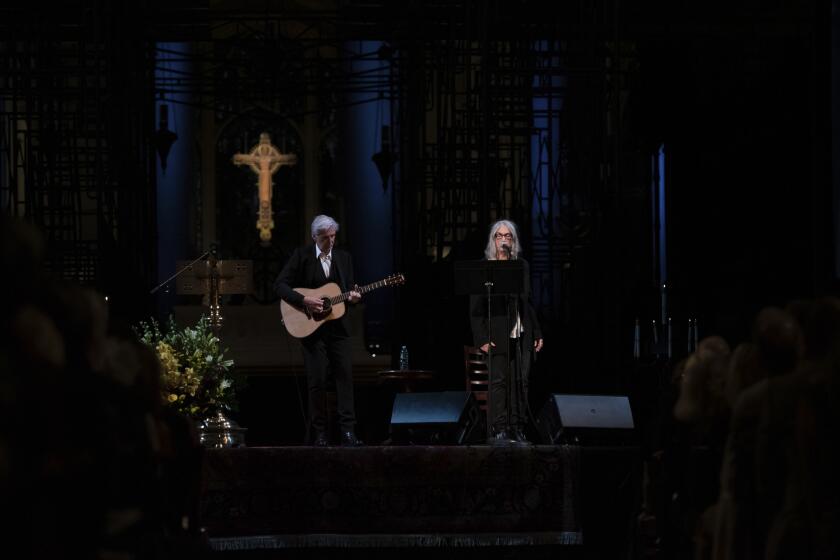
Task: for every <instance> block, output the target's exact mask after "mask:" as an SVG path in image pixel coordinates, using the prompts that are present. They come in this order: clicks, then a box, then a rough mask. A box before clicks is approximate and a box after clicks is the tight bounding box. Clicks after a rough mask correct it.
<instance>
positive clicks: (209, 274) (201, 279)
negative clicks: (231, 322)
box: [175, 255, 254, 334]
mask: <svg viewBox="0 0 840 560" xmlns="http://www.w3.org/2000/svg"><path fill="white" fill-rule="evenodd" d="M177 266H179V267H183V274H179V276H178V278H177V279H176V283H175V293H177V294H181V295H200V296H205V297H204V299H203V303H204V302H206V304H207V305H208V306H209V308H210V326H211V327H212V328H213V329H214V330H216V331H217V334H218V330H219V329H221V328H222V321H223V317H222V310H221V303H220V300H219V297H220V296H222V295H234V294H250V293H251V292H252V291H253V278H254V272H253V268H254V266H253V261H247V260H220V259H218V260H217V259H216V258H215V257H214V256H213V255H211V256H210V259H209V260H206V261H201V262H198V263H196V262H195V261H193V262H192V263H190V262H188V261H178V263H177Z"/></svg>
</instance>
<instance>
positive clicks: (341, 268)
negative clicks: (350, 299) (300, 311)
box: [274, 244, 355, 336]
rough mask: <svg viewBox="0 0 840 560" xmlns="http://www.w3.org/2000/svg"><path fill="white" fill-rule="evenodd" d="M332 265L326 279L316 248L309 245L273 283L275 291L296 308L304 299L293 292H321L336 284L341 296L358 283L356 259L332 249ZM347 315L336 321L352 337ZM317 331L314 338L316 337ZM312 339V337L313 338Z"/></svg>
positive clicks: (285, 267) (295, 254) (301, 248)
mask: <svg viewBox="0 0 840 560" xmlns="http://www.w3.org/2000/svg"><path fill="white" fill-rule="evenodd" d="M331 261H332V262H331V264H330V278H329V279H328V278H327V277H326V276H324V268H323V267H322V266H321V261H320V260H319V259H318V257H316V256H315V245H314V244H313V245H307V246H305V247H299V248H297V249H295V252H294V253H292V256H291V257H290V258H289V260H288V262H286V266H284V267H283V270H281V271H280V275H279V276H277V280H275V281H274V291H275V292H276V293H277V295H279V296H280V297H281V298H283V300H284V301H286V302H287V303H290V304H292V305H295V306H303V296H302V295H301V294H299V293H298V292H296V291H295V290H294V288H320V287H321V286H323V285H324V284H327V283H329V282H335V283H336V284H338V286H339V288H341V291H342V292H347V291H350V290H351V289H352V288H353V287H354V286H355V282H354V279H353V259H352V257H351V256H350V253H348V252H347V251H342V250H341V249H337V248H335V247H333V249H332V255H331ZM347 315H348V314H347V313H345V314H344V316H342V317H341V319H338V320H336V321H328V322H329V323H338V325H339V326H340V328H341V329H343V330H344V332H345V334H348V335H349V334H350V322H349V320H348V319H347ZM317 333H318V331H315V333H313V335H316V334H317ZM313 335H310V336H313Z"/></svg>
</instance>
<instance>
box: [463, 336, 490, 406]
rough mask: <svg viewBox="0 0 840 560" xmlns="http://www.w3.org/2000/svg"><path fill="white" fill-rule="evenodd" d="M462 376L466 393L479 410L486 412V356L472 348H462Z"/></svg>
mask: <svg viewBox="0 0 840 560" xmlns="http://www.w3.org/2000/svg"><path fill="white" fill-rule="evenodd" d="M464 374H465V381H466V386H467V391H470V392H471V393H472V394H473V396H474V397H475V400H476V402H477V403H478V406H479V408H481V410H487V389H488V386H487V383H488V381H489V380H488V377H487V354H485V353H484V352H482V351H481V350H480V349H478V348H475V347H474V346H464Z"/></svg>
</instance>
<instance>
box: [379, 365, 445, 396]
mask: <svg viewBox="0 0 840 560" xmlns="http://www.w3.org/2000/svg"><path fill="white" fill-rule="evenodd" d="M434 377H435V372H434V371H431V370H426V369H384V370H381V371H380V372H379V382H380V383H383V384H384V383H397V384H398V385H399V387H400V388H401V389H402V392H403V393H411V392H413V391H414V390H415V389H416V385H417V384H418V383H420V384H422V383H425V382H428V381H431V380H432V379H434Z"/></svg>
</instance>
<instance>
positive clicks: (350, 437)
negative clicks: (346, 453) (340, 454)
mask: <svg viewBox="0 0 840 560" xmlns="http://www.w3.org/2000/svg"><path fill="white" fill-rule="evenodd" d="M341 445H343V446H345V447H359V446H361V445H364V443H362V440H360V439H359V438H357V437H356V434H354V433H353V432H344V433H343V434H341Z"/></svg>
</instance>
